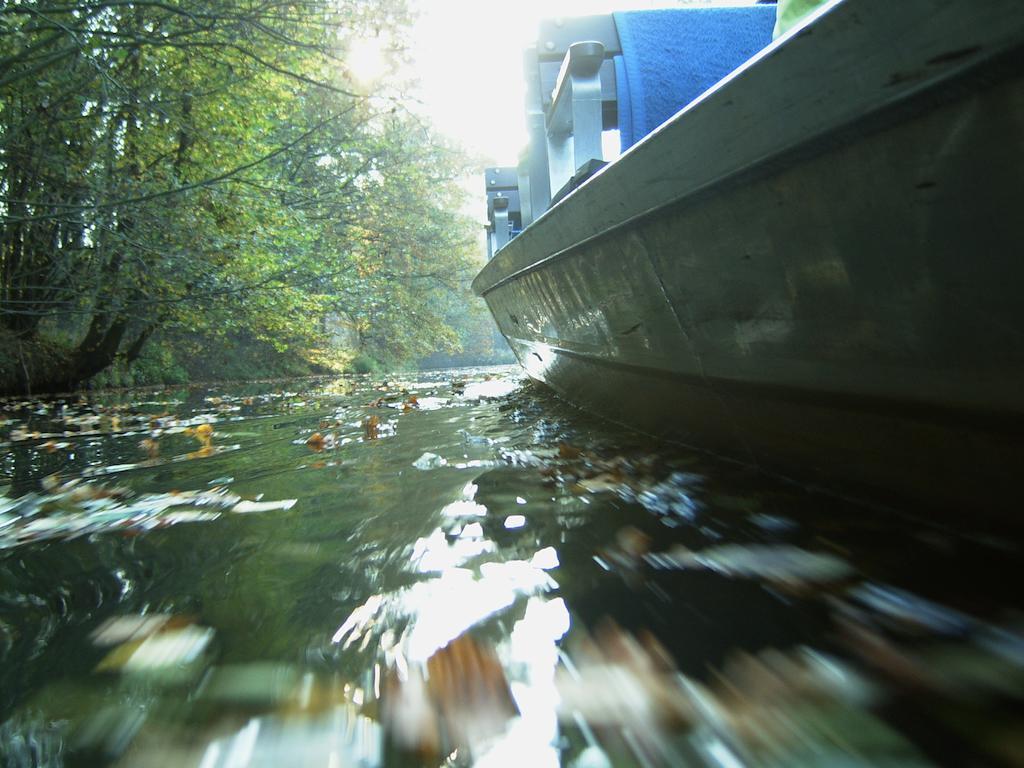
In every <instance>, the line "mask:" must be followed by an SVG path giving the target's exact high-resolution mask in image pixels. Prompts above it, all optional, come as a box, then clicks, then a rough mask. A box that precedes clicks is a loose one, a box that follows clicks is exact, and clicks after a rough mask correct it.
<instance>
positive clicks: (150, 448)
mask: <svg viewBox="0 0 1024 768" xmlns="http://www.w3.org/2000/svg"><path fill="white" fill-rule="evenodd" d="M139 448H141V449H142V450H144V451H145V452H146V456H148V457H149V458H150V459H156V458H159V456H160V443H159V442H157V440H156V438H152V437H146V438H143V439H142V440H140V441H139Z"/></svg>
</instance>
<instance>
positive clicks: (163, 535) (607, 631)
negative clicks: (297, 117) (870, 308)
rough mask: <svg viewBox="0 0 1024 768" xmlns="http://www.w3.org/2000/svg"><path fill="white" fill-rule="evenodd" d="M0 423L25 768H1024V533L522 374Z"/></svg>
mask: <svg viewBox="0 0 1024 768" xmlns="http://www.w3.org/2000/svg"><path fill="white" fill-rule="evenodd" d="M0 414H2V415H0V419H2V423H0V491H2V494H3V495H2V496H0V662H2V666H0V721H2V723H3V724H2V725H0V757H2V759H0V763H2V764H3V765H11V766H36V765H46V766H58V765H116V766H157V765H160V766H193V765H194V766H202V767H203V768H213V767H214V766H244V765H260V766H262V765H266V766H284V765H288V766H291V765H310V766H313V765H320V766H347V765H365V766H374V765H432V766H438V765H443V764H445V765H470V764H477V765H531V766H538V768H539V766H555V765H575V766H598V765H721V766H735V765H778V766H792V765H840V764H841V765H901V766H905V765H928V764H950V765H964V764H973V765H1020V764H1024V738H1022V737H1021V734H1022V733H1024V729H1022V728H1021V725H1022V718H1021V714H1022V709H1021V700H1022V696H1024V635H1022V629H1024V621H1022V618H1021V613H1020V608H1021V603H1022V599H1021V596H1020V592H1019V588H1018V586H1017V584H1018V582H1019V566H1020V562H1021V561H1020V552H1019V546H1018V542H1017V541H1016V540H1012V539H1007V538H1005V537H1003V538H996V537H993V536H990V535H988V534H986V533H985V532H983V531H978V530H975V529H974V528H972V523H971V521H970V520H969V519H965V520H964V524H963V526H961V527H960V528H959V529H957V530H951V529H949V528H948V527H940V526H937V525H934V524H932V523H930V522H927V521H922V520H920V519H914V518H911V517H909V516H906V515H903V514H901V513H899V512H898V511H894V510H877V509H868V508H865V507H862V506H858V505H856V504H853V503H851V502H847V501H841V500H837V499H834V498H832V497H829V496H827V495H824V494H821V493H816V492H812V491H809V490H806V489H802V488H799V487H796V486H794V485H791V484H786V483H783V482H780V481H774V480H771V479H768V478H765V477H764V476H762V475H759V474H758V473H756V472H754V471H752V470H749V469H746V468H743V467H740V466H737V465H734V464H730V463H725V462H720V461H717V460H714V459H712V458H710V457H707V456H704V455H702V454H700V453H697V452H694V451H689V450H686V449H681V448H678V447H670V446H665V445H657V444H654V443H652V442H651V441H650V440H648V439H647V438H644V437H643V436H639V435H635V434H632V433H629V432H628V431H624V430H621V429H619V428H616V427H610V426H608V425H606V424H603V423H601V422H598V421H595V420H592V419H589V418H587V417H585V416H583V415H582V414H579V413H578V412H576V411H574V410H573V409H571V408H569V407H567V406H565V405H564V404H562V403H560V402H559V401H557V400H556V399H555V398H553V397H552V396H551V395H550V394H548V393H547V392H545V391H544V390H541V389H538V388H536V387H534V386H531V385H530V384H528V383H525V382H523V381H522V379H521V377H520V374H519V373H518V372H517V371H516V370H513V369H507V368H506V369H494V370H489V371H484V370H461V371H445V372H436V373H429V374H421V375H417V376H413V377H408V378H404V379H402V380H398V379H393V380H390V381H386V382H385V381H381V380H380V379H369V378H351V379H338V380H331V381H316V382H302V383H293V384H289V385H287V386H284V387H282V386H281V385H279V384H254V385H248V386H237V387H226V388H217V389H189V390H181V391H166V392H158V393H154V392H147V393H122V394H111V395H97V396H95V397H90V398H87V399H68V400H66V401H63V402H46V403H40V402H29V401H25V402H20V403H19V402H11V403H7V404H6V405H5V406H4V410H3V411H0ZM937 481H941V479H937Z"/></svg>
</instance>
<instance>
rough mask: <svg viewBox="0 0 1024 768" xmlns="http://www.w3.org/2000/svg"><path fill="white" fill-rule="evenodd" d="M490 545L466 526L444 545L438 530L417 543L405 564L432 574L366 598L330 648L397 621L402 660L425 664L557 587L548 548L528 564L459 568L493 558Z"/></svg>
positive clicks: (472, 526) (475, 527)
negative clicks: (520, 601)
mask: <svg viewBox="0 0 1024 768" xmlns="http://www.w3.org/2000/svg"><path fill="white" fill-rule="evenodd" d="M496 549H497V546H496V544H495V543H494V542H493V541H491V540H489V539H486V538H484V531H483V527H482V526H481V525H480V524H479V523H470V524H468V525H466V526H465V527H464V528H463V529H462V530H461V533H460V535H459V536H457V537H456V538H455V539H454V540H452V541H449V539H448V537H447V536H446V535H445V532H444V531H443V530H442V529H441V528H437V529H435V530H434V531H433V532H432V533H431V534H430V535H429V536H425V537H421V538H419V539H418V540H417V541H416V543H415V544H414V545H413V548H412V553H411V556H410V562H411V564H412V566H413V568H414V569H415V570H416V571H417V572H419V573H421V574H431V575H433V574H438V575H437V576H436V577H434V578H428V579H426V580H424V581H420V582H417V583H415V584H413V585H411V586H409V587H406V588H403V589H400V590H397V591H395V592H390V593H385V594H378V595H372V596H371V597H369V598H368V599H367V600H366V601H365V602H364V603H363V604H362V605H361V606H359V607H358V608H356V609H355V610H354V611H353V612H352V613H351V615H350V616H349V617H348V618H347V619H346V621H345V622H344V623H343V624H342V625H341V627H339V629H338V631H337V632H336V633H335V634H334V637H333V638H332V642H334V643H340V642H342V641H344V647H346V648H347V647H350V646H352V645H354V644H356V643H358V642H360V641H362V642H363V643H365V642H366V641H367V640H368V637H367V634H368V633H371V632H373V631H374V630H375V629H378V630H381V631H383V630H384V629H387V628H388V627H389V626H392V625H394V624H395V623H397V622H398V621H400V620H402V619H410V620H411V621H410V623H409V627H408V628H407V630H406V633H405V636H404V638H403V640H404V642H403V643H402V644H403V645H404V654H403V655H404V656H405V658H406V659H408V661H410V662H426V660H427V659H428V658H430V656H431V655H432V654H433V653H434V652H435V651H437V650H438V649H440V648H442V647H444V646H445V645H446V644H447V643H449V642H450V641H451V640H453V639H455V638H456V637H458V636H459V635H461V634H462V633H463V632H465V631H466V630H467V629H469V628H470V627H473V626H475V625H476V624H478V623H480V622H481V621H483V620H485V619H486V618H488V617H489V616H492V615H494V614H495V613H497V612H498V611H501V610H504V609H505V608H508V607H509V606H510V605H512V603H513V602H514V601H515V600H516V599H517V598H518V597H520V596H529V595H536V594H539V593H542V592H546V591H548V590H551V589H554V588H556V587H557V586H558V585H557V583H556V582H555V581H554V579H552V578H551V576H549V575H548V574H547V572H546V571H547V570H549V569H551V568H555V567H557V566H558V555H557V553H556V552H555V550H554V549H553V548H551V547H546V548H544V549H542V550H540V551H538V552H536V553H535V554H534V555H533V556H532V557H531V559H530V560H508V561H504V562H485V563H482V564H481V565H480V566H479V568H478V569H476V570H471V569H468V568H464V567H462V566H463V565H464V564H465V563H466V562H468V561H469V560H471V559H473V558H476V557H479V556H480V555H482V554H488V553H493V552H495V551H496Z"/></svg>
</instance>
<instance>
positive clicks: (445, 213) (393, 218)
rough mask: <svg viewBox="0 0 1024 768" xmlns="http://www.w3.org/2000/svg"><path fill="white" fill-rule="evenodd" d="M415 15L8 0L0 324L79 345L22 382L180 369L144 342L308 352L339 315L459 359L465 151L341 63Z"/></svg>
mask: <svg viewBox="0 0 1024 768" xmlns="http://www.w3.org/2000/svg"><path fill="white" fill-rule="evenodd" d="M407 21H408V19H407V13H406V10H405V8H404V2H403V0H297V1H296V2H289V3H277V2H271V3H266V4H255V5H254V4H251V3H248V2H246V1H245V0H217V1H216V2H214V0H169V2H163V3H157V4H141V3H140V4H132V3H122V2H114V1H113V0H89V2H85V1H84V0H83V1H82V2H70V3H66V4H59V5H53V4H51V3H43V2H41V1H40V0H24V1H23V2H20V3H13V4H5V5H2V6H0V216H2V223H3V230H2V232H0V328H3V329H5V330H6V331H7V332H9V333H10V334H12V335H13V336H14V337H16V338H17V339H19V340H20V342H21V343H22V344H24V345H28V346H36V345H40V344H44V343H45V341H44V340H45V339H46V338H54V337H55V336H59V337H61V338H66V339H68V340H69V341H68V343H67V345H66V346H65V347H63V348H62V354H61V355H59V356H57V357H56V358H55V359H54V360H52V361H51V363H52V364H51V365H49V367H47V366H46V365H43V366H42V367H41V368H40V369H39V370H33V371H31V372H30V374H28V375H27V376H28V378H26V374H25V373H24V370H23V372H22V374H20V375H21V378H22V379H25V380H24V381H23V382H22V385H23V387H28V386H32V385H35V386H36V387H37V388H38V387H39V386H42V387H47V388H55V387H62V386H68V385H74V384H77V383H79V382H81V381H83V380H86V379H88V378H90V377H93V376H96V375H97V374H98V373H100V372H101V371H103V370H104V369H107V368H109V367H110V366H114V369H112V370H111V371H110V372H109V373H107V374H106V379H103V380H102V381H110V382H127V383H132V384H138V383H147V382H148V381H149V380H150V379H151V378H154V377H158V378H159V377H164V378H165V379H166V377H172V378H173V377H174V376H176V375H177V373H176V371H175V369H174V363H173V362H171V361H170V360H169V359H165V358H163V357H161V356H160V355H161V354H162V353H159V352H155V353H154V352H151V353H147V352H146V349H147V347H149V346H150V339H151V338H155V337H163V338H172V337H176V336H181V335H182V334H197V335H199V336H202V337H203V338H204V339H207V340H208V341H209V342H210V343H212V344H214V345H216V346H223V347H224V348H227V347H228V342H229V341H231V340H232V339H237V338H239V337H240V336H244V337H246V338H248V339H251V340H253V341H255V342H259V343H260V344H263V345H269V346H271V347H273V349H274V350H276V351H277V352H278V353H281V355H283V358H282V359H286V358H287V359H291V360H298V359H299V358H300V357H301V354H297V353H301V351H302V350H307V349H323V348H324V347H326V346H327V338H326V332H325V328H326V327H327V325H328V321H329V319H331V318H342V319H344V321H345V322H346V324H347V325H348V326H349V327H350V328H351V329H352V330H353V332H354V334H355V336H356V339H357V342H356V344H355V346H356V347H358V350H359V351H362V352H364V353H365V354H367V355H369V356H371V357H374V358H376V359H378V360H385V359H386V360H389V361H408V360H412V359H415V358H418V357H421V356H423V355H425V354H428V353H429V352H432V351H434V350H437V349H446V350H449V351H454V350H457V349H458V348H459V345H460V339H459V334H458V333H457V332H456V331H455V330H453V328H452V322H453V321H455V322H458V321H459V319H460V318H462V317H463V315H462V314H460V312H459V311H453V308H454V307H458V306H461V307H463V308H464V307H467V306H469V304H468V302H469V299H468V297H467V293H466V290H465V286H466V283H467V281H468V277H469V275H470V273H471V272H472V271H473V263H472V258H471V256H472V254H473V252H474V251H475V250H476V243H475V239H474V237H473V225H472V223H471V222H469V221H467V220H465V219H464V218H460V217H459V216H458V215H456V214H454V213H452V212H453V211H457V210H458V209H459V208H460V202H461V200H460V196H461V194H462V193H461V192H460V191H459V190H458V188H457V187H456V186H455V184H454V180H455V179H457V178H458V177H459V176H461V175H463V174H464V173H465V172H466V170H467V168H468V163H467V161H466V160H465V158H464V157H462V155H461V154H460V153H459V152H458V151H457V150H455V149H454V148H452V147H450V146H447V145H445V143H444V142H442V141H440V140H438V138H437V137H436V136H434V135H432V134H431V132H430V131H429V129H427V128H425V127H424V126H423V125H421V124H420V123H419V122H418V121H417V120H416V119H415V118H414V117H413V116H411V115H409V114H407V113H406V112H404V111H403V110H402V109H401V108H399V100H398V95H399V89H398V86H399V84H388V83H383V84H380V85H378V86H377V87H376V88H375V90H374V93H373V95H372V97H370V96H368V95H366V94H365V93H364V92H363V91H362V90H361V88H360V87H359V86H358V85H357V84H356V83H355V82H354V81H353V80H352V79H351V78H350V77H349V76H348V74H347V73H346V71H345V67H344V54H345V49H346V47H347V46H348V45H349V43H350V41H353V40H357V39H360V38H362V37H366V36H368V35H384V36H386V37H389V38H390V39H393V40H395V41H398V42H396V44H395V45H396V47H397V46H398V45H399V43H400V39H401V35H402V33H403V32H402V30H403V28H404V25H405V24H406V23H407ZM396 55H397V54H396ZM147 354H149V355H150V356H149V357H146V355H147ZM154 355H155V356H154ZM41 359H42V358H41ZM0 365H9V361H7V362H3V361H0ZM22 368H23V369H24V366H22ZM47 371H49V373H47ZM12 375H14V374H12Z"/></svg>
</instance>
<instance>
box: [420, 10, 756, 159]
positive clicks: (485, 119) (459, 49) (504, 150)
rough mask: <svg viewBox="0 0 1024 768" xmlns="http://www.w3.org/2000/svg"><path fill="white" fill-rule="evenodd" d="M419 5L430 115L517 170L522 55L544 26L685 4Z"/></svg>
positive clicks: (521, 140)
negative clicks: (559, 20) (551, 22)
mask: <svg viewBox="0 0 1024 768" xmlns="http://www.w3.org/2000/svg"><path fill="white" fill-rule="evenodd" d="M690 1H691V2H692V1H693V0H690ZM699 1H700V0H698V2H699ZM704 1H705V2H707V0H704ZM683 2H686V0H683ZM747 2H750V0H747ZM411 3H412V5H413V7H414V8H415V9H417V10H418V11H419V13H420V14H421V16H420V19H419V21H418V23H417V25H416V27H415V28H414V30H413V41H412V43H413V47H412V51H411V53H412V55H413V57H414V59H415V61H416V74H417V75H418V77H419V78H420V80H421V81H422V91H421V94H422V99H423V102H424V110H425V112H426V115H427V116H428V117H429V118H430V119H431V120H432V122H433V123H434V124H435V125H436V126H437V127H438V129H440V131H441V132H442V133H444V134H446V135H448V136H451V137H452V138H454V139H457V140H459V141H460V142H461V143H462V144H463V145H465V146H466V147H467V148H468V149H469V150H470V151H472V152H474V153H476V154H478V155H480V156H481V157H482V158H483V159H484V160H485V161H487V162H488V163H494V164H496V165H515V164H516V161H517V158H518V155H519V151H520V150H521V149H522V148H523V147H524V146H525V144H526V127H525V122H524V117H523V85H522V81H523V78H522V50H523V48H525V47H526V46H527V45H528V44H529V43H530V42H532V41H534V40H536V34H537V24H538V22H539V21H540V20H541V19H544V18H553V17H559V16H589V15H593V14H600V13H610V12H611V11H613V10H616V11H623V10H632V9H637V8H658V7H666V6H673V5H679V4H680V2H676V1H674V0H505V1H504V2H497V1H496V0H411Z"/></svg>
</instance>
